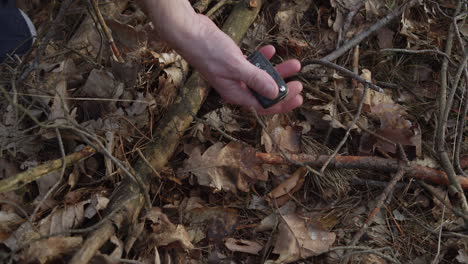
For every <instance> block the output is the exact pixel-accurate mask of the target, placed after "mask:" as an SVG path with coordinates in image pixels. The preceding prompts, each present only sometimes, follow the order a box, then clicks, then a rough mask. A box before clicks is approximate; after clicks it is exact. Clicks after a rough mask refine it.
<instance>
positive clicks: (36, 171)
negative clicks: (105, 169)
mask: <svg viewBox="0 0 468 264" xmlns="http://www.w3.org/2000/svg"><path fill="white" fill-rule="evenodd" d="M95 152H96V150H94V149H93V148H91V147H89V146H86V147H84V148H83V149H82V150H80V151H78V152H75V153H72V154H70V155H67V156H65V163H66V164H65V165H66V166H70V165H72V164H76V163H78V162H80V161H81V160H83V159H85V158H88V157H90V156H92V155H93V154H94V153H95ZM62 166H63V159H62V158H60V159H56V160H51V161H48V162H46V163H44V164H42V165H39V166H37V167H35V168H32V169H29V170H27V171H24V172H21V173H18V174H16V175H15V176H12V177H8V178H6V179H3V180H1V181H0V193H4V192H8V191H13V190H17V189H19V188H21V187H23V186H24V185H26V184H28V183H30V182H32V181H35V180H37V179H39V178H40V177H42V176H44V175H46V174H48V173H51V172H53V171H56V170H58V169H60V168H62Z"/></svg>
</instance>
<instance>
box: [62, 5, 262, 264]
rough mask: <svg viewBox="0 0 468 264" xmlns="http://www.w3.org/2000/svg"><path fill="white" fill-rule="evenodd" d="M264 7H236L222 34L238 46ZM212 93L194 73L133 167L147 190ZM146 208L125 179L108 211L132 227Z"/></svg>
mask: <svg viewBox="0 0 468 264" xmlns="http://www.w3.org/2000/svg"><path fill="white" fill-rule="evenodd" d="M262 3H263V1H261V0H257V7H256V8H248V7H247V6H245V4H244V2H240V3H239V4H237V5H236V6H235V7H234V9H233V11H232V13H231V15H230V16H229V17H228V19H227V20H226V22H225V23H224V26H223V28H222V30H223V31H224V32H225V33H226V34H227V35H229V36H230V37H231V38H232V39H233V40H234V41H235V42H236V43H237V44H239V43H240V42H241V40H242V38H243V37H244V35H245V33H246V32H247V30H248V28H249V27H250V25H251V24H252V23H253V21H254V20H255V18H256V17H257V15H258V12H259V11H260V8H261V6H262ZM209 90H210V86H209V85H208V84H207V83H206V82H205V81H204V80H203V78H202V76H201V75H200V74H199V73H198V72H194V73H193V74H192V75H191V76H190V78H189V79H188V81H187V82H186V83H185V85H184V86H183V87H182V88H181V91H180V93H179V94H180V96H179V97H178V98H177V99H176V101H175V103H174V104H173V105H171V107H170V108H169V109H168V110H167V112H166V114H165V115H164V116H163V117H162V118H161V120H159V121H158V125H157V127H156V128H155V129H154V131H155V133H154V134H153V140H154V141H153V142H152V143H150V144H148V145H147V147H146V149H145V151H144V156H145V157H146V161H145V160H143V159H139V160H138V161H137V162H136V164H135V166H134V167H135V171H136V172H137V174H136V176H137V177H140V180H141V181H142V182H143V183H145V184H146V185H147V186H149V184H150V182H151V181H153V180H154V178H155V177H154V172H153V171H154V170H156V171H157V170H161V169H162V168H163V167H164V166H165V165H166V163H167V161H168V160H169V158H170V157H171V156H172V155H173V153H174V151H175V150H176V148H177V146H178V145H179V142H180V139H181V138H182V136H183V134H184V132H185V130H186V129H188V128H189V126H190V124H191V123H192V121H193V114H194V113H196V112H198V110H199V109H200V107H201V105H202V103H203V102H204V100H205V98H206V96H207V95H208V92H209ZM143 204H144V199H143V196H142V194H141V192H140V190H139V188H138V186H137V185H136V183H135V182H133V181H130V180H129V179H128V178H125V179H124V181H123V182H122V183H121V184H120V185H119V187H118V188H117V189H116V190H115V191H114V193H113V194H112V199H111V201H110V203H109V205H108V209H107V210H108V211H111V212H112V211H113V210H114V209H115V208H118V207H120V206H124V207H125V210H124V211H122V212H123V213H119V214H117V215H116V216H115V217H113V218H117V219H116V220H117V221H118V222H119V223H124V224H132V223H133V222H134V221H135V220H136V218H137V217H138V215H139V213H140V210H141V208H142V207H143ZM113 221H115V220H113ZM117 228H118V227H117ZM117 228H115V227H113V228H110V227H109V226H108V225H105V226H102V227H101V228H100V229H98V230H96V231H94V232H93V233H92V234H90V235H89V237H88V238H87V240H86V241H85V242H84V246H83V247H82V248H81V249H80V250H79V251H78V252H76V253H75V255H74V256H73V258H72V260H71V261H70V263H71V264H78V263H88V262H89V261H90V260H91V258H92V257H93V256H94V255H95V254H96V252H97V250H98V249H99V248H101V246H102V245H103V244H104V243H105V242H106V241H107V240H108V239H109V238H110V236H112V235H113V234H114V233H115V232H116V229H117ZM97 238H99V239H97Z"/></svg>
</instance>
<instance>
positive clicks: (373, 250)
mask: <svg viewBox="0 0 468 264" xmlns="http://www.w3.org/2000/svg"><path fill="white" fill-rule="evenodd" d="M337 250H361V251H356V252H351V253H349V254H348V255H345V256H344V257H343V259H344V258H346V257H348V256H350V255H354V254H374V255H377V256H379V257H381V258H383V259H386V260H388V261H390V262H392V263H397V264H399V263H400V262H399V261H398V260H397V259H394V258H392V257H389V256H387V255H385V254H383V253H380V252H379V251H383V250H389V251H392V248H390V247H384V248H369V247H361V246H341V247H332V248H330V249H329V250H328V251H329V252H330V251H337Z"/></svg>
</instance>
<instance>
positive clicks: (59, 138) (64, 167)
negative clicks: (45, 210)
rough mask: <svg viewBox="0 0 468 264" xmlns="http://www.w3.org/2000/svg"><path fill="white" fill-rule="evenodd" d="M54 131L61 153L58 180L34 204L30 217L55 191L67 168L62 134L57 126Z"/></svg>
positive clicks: (34, 214)
mask: <svg viewBox="0 0 468 264" xmlns="http://www.w3.org/2000/svg"><path fill="white" fill-rule="evenodd" d="M55 133H56V134H57V141H58V143H59V148H60V154H61V155H62V160H63V162H62V168H61V170H60V177H59V180H58V181H57V182H56V183H55V184H54V186H52V188H50V190H49V191H47V193H46V194H45V195H44V197H43V198H42V200H41V201H40V202H39V204H38V205H37V206H36V208H34V211H33V213H32V214H31V219H34V217H35V216H36V214H37V212H38V211H39V209H41V207H42V205H43V204H44V202H45V201H46V200H47V198H48V197H49V195H51V194H52V193H53V192H55V190H56V189H57V188H58V187H59V186H60V183H61V182H62V180H63V176H64V175H65V169H66V168H67V163H66V162H65V148H64V147H63V141H62V135H61V134H60V130H59V129H58V128H55Z"/></svg>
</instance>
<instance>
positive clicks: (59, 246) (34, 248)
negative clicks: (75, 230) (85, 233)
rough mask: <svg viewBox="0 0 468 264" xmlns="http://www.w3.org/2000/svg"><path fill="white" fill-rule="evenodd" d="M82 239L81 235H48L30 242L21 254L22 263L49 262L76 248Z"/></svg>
mask: <svg viewBox="0 0 468 264" xmlns="http://www.w3.org/2000/svg"><path fill="white" fill-rule="evenodd" d="M82 241H83V239H82V238H81V237H50V238H48V239H45V240H40V241H37V242H34V243H32V244H31V245H30V246H29V247H28V248H27V249H25V250H24V251H23V252H22V254H21V261H22V263H30V262H33V263H37V262H39V263H41V264H43V263H50V261H51V260H53V259H56V258H58V257H59V256H60V255H65V254H67V253H70V252H71V251H73V250H75V249H77V248H78V247H79V246H80V245H81V243H82Z"/></svg>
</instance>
